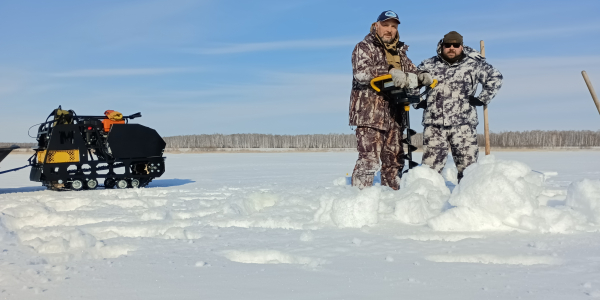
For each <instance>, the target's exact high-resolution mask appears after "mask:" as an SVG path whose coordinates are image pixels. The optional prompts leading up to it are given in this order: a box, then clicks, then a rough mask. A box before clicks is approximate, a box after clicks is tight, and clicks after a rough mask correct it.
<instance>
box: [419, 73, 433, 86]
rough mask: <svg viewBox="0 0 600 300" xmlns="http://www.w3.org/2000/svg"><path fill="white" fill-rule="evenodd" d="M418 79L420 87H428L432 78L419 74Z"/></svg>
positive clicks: (426, 74)
mask: <svg viewBox="0 0 600 300" xmlns="http://www.w3.org/2000/svg"><path fill="white" fill-rule="evenodd" d="M418 77H419V82H420V83H421V85H422V86H430V85H431V84H432V83H433V77H431V75H429V73H421V74H419V76H418Z"/></svg>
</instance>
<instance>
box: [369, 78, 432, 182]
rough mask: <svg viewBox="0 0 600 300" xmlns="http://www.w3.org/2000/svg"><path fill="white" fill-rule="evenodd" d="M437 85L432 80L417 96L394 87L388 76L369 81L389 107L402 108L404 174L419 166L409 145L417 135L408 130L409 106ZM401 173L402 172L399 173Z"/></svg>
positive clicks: (412, 146) (405, 89)
mask: <svg viewBox="0 0 600 300" xmlns="http://www.w3.org/2000/svg"><path fill="white" fill-rule="evenodd" d="M437 84H438V81H437V79H434V80H433V83H432V84H431V85H429V86H428V87H427V88H426V89H425V91H424V92H423V93H421V94H419V93H418V92H414V91H412V90H410V89H407V88H398V87H396V86H394V82H393V81H392V75H389V74H388V75H384V76H379V77H376V78H373V80H371V87H372V88H373V89H374V90H375V91H376V92H377V93H380V94H381V95H382V96H383V97H384V98H385V99H386V100H387V101H388V102H389V103H390V104H391V105H390V107H402V108H403V110H404V118H403V119H404V124H403V125H404V127H405V128H406V138H404V139H402V143H403V144H406V145H407V151H406V154H405V155H404V159H405V160H407V161H408V169H407V170H406V171H404V172H408V170H410V169H412V168H414V167H416V166H418V165H419V164H418V163H416V162H415V161H413V160H412V153H413V152H414V151H415V150H417V147H416V146H414V145H412V144H411V137H412V136H414V135H415V134H417V132H416V131H414V130H413V129H411V128H410V116H409V111H410V105H411V104H418V103H419V102H421V99H422V97H423V96H424V95H426V94H427V93H429V91H430V90H431V89H433V88H435V87H436V85H437ZM401 172H402V171H400V172H399V173H401ZM398 175H402V174H398Z"/></svg>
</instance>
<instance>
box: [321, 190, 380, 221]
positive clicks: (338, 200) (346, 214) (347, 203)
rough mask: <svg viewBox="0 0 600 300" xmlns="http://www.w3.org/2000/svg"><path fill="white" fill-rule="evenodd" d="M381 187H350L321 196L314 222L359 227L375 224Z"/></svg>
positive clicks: (377, 218)
mask: <svg viewBox="0 0 600 300" xmlns="http://www.w3.org/2000/svg"><path fill="white" fill-rule="evenodd" d="M382 189H383V187H370V188H367V189H364V190H358V189H356V188H351V189H347V190H344V191H345V192H338V193H332V194H325V195H323V196H321V198H320V202H321V206H320V207H319V209H318V210H317V212H316V213H315V216H314V219H315V221H316V222H323V223H328V224H332V225H335V226H337V227H340V228H348V227H350V228H360V227H363V226H369V225H375V224H377V222H378V221H379V215H378V210H379V200H380V198H381V197H382Z"/></svg>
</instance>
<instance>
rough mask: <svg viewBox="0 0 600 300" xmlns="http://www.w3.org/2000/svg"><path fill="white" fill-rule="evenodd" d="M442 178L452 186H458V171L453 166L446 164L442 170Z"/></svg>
mask: <svg viewBox="0 0 600 300" xmlns="http://www.w3.org/2000/svg"><path fill="white" fill-rule="evenodd" d="M442 177H444V179H445V180H446V181H448V182H450V183H452V184H454V185H458V169H457V168H456V166H455V165H453V164H446V166H445V167H444V169H443V170H442Z"/></svg>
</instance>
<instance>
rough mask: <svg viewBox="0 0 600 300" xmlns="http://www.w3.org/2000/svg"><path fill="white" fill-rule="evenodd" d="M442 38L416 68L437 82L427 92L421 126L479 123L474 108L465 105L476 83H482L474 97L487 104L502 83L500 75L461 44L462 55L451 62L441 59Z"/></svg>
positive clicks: (475, 53)
mask: <svg viewBox="0 0 600 300" xmlns="http://www.w3.org/2000/svg"><path fill="white" fill-rule="evenodd" d="M442 44H443V43H442V40H440V41H439V43H438V46H437V55H436V56H434V57H431V58H428V59H426V60H424V61H423V62H422V63H421V64H419V67H418V69H419V71H427V72H429V73H430V74H431V76H432V77H433V78H435V79H437V80H438V82H439V83H438V85H437V86H436V87H435V88H434V89H432V90H431V91H430V92H429V93H428V94H427V99H426V100H425V101H427V108H426V109H425V111H424V112H423V125H436V126H458V125H472V126H476V125H477V124H479V121H478V119H477V110H476V109H475V107H473V106H471V105H470V104H469V97H470V96H476V95H475V92H476V91H477V85H478V84H481V85H482V91H481V93H480V94H479V95H478V96H476V97H478V98H479V100H481V101H482V102H483V103H485V104H488V103H490V101H492V99H493V98H494V97H495V96H496V93H497V92H498V90H500V87H501V86H502V74H500V72H499V71H498V70H497V69H496V68H494V67H493V66H492V65H490V64H489V63H487V61H486V59H485V57H483V56H481V54H480V53H479V52H477V51H476V50H474V49H473V48H471V47H468V46H464V47H463V53H464V57H463V59H462V60H460V61H457V62H456V63H454V64H450V63H448V62H447V61H446V60H444V59H443V58H442Z"/></svg>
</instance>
